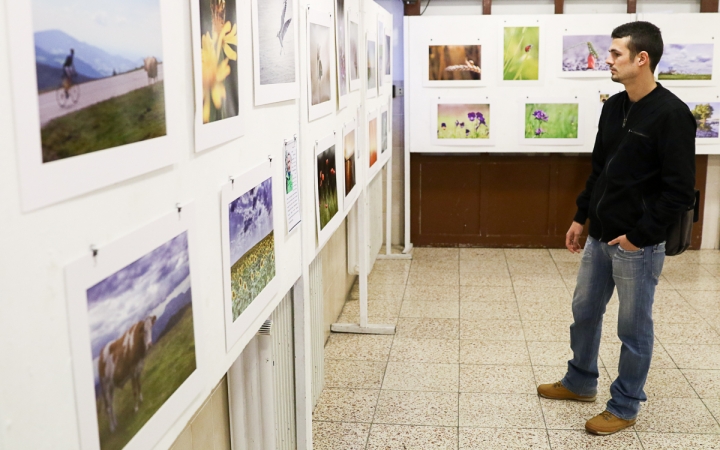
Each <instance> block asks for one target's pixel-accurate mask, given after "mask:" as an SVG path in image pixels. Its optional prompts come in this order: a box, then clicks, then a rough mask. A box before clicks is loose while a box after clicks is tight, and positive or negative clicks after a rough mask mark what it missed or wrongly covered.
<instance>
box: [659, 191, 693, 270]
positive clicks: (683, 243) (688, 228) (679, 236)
mask: <svg viewBox="0 0 720 450" xmlns="http://www.w3.org/2000/svg"><path fill="white" fill-rule="evenodd" d="M699 215H700V191H698V190H697V189H695V203H694V204H693V205H692V206H690V207H689V208H688V209H687V211H685V212H683V213H681V214H680V220H678V221H677V222H676V223H674V224H673V225H670V227H669V228H668V234H667V242H666V243H665V255H667V256H675V255H679V254H681V253H682V252H684V251H685V250H687V249H688V247H690V241H691V240H692V227H693V223H694V222H697V221H698V219H699Z"/></svg>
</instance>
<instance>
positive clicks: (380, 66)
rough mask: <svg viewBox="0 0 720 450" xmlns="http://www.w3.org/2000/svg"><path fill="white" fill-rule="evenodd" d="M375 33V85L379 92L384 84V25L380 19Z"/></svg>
mask: <svg viewBox="0 0 720 450" xmlns="http://www.w3.org/2000/svg"><path fill="white" fill-rule="evenodd" d="M377 32H378V35H377V49H378V50H377V52H378V58H377V77H378V81H377V83H378V90H379V89H380V88H381V87H382V86H383V84H384V82H385V75H384V72H385V24H384V23H383V21H382V20H380V19H378V24H377Z"/></svg>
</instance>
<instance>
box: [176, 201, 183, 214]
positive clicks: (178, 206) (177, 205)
mask: <svg viewBox="0 0 720 450" xmlns="http://www.w3.org/2000/svg"><path fill="white" fill-rule="evenodd" d="M184 206H185V205H183V204H182V203H175V208H176V209H177V212H178V214H180V213H181V212H182V209H183V207H184Z"/></svg>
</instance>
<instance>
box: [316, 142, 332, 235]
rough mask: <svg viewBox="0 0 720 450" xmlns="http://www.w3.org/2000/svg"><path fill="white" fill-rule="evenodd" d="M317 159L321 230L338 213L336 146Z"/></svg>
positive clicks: (322, 153)
mask: <svg viewBox="0 0 720 450" xmlns="http://www.w3.org/2000/svg"><path fill="white" fill-rule="evenodd" d="M316 159H317V172H316V173H317V179H316V180H315V182H316V183H317V187H318V188H317V192H318V211H319V213H320V229H321V230H322V229H323V228H325V225H327V224H328V223H329V222H330V220H332V218H333V217H335V214H337V212H338V191H337V172H336V171H335V167H336V166H335V146H334V145H333V146H331V147H330V148H328V149H327V150H325V151H323V152H321V153H319V154H318V155H317V157H316Z"/></svg>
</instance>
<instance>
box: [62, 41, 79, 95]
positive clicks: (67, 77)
mask: <svg viewBox="0 0 720 450" xmlns="http://www.w3.org/2000/svg"><path fill="white" fill-rule="evenodd" d="M74 59H75V49H72V48H71V49H70V54H69V55H68V56H67V58H65V63H63V68H62V70H63V73H62V86H63V89H64V90H65V98H68V97H69V96H70V92H69V91H70V86H72V77H73V76H75V73H76V72H75V62H74V61H73V60H74Z"/></svg>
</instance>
